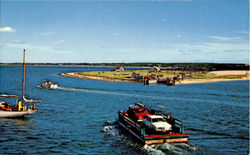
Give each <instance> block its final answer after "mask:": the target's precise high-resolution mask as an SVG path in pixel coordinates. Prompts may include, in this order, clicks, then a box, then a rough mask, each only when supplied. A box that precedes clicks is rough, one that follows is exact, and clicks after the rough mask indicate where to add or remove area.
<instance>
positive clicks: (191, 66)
mask: <svg viewBox="0 0 250 155" xmlns="http://www.w3.org/2000/svg"><path fill="white" fill-rule="evenodd" d="M0 65H22V63H0ZM26 65H34V66H36V65H37V66H42V65H44V66H114V67H115V66H124V67H153V66H158V67H160V68H161V69H164V68H173V69H176V70H180V69H182V70H207V71H211V70H249V64H233V63H146V62H145V63H143V62H140V63H26Z"/></svg>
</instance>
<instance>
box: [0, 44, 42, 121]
mask: <svg viewBox="0 0 250 155" xmlns="http://www.w3.org/2000/svg"><path fill="white" fill-rule="evenodd" d="M22 86H23V88H22V98H21V100H20V101H18V96H16V95H6V94H0V97H5V98H16V104H15V106H11V105H10V104H8V103H6V102H0V118H1V117H2V118H3V117H4V118H16V117H24V116H25V115H31V114H33V113H35V112H36V111H37V109H36V106H35V104H32V103H38V102H42V101H41V100H33V99H26V98H25V49H24V51H23V80H22ZM25 103H28V104H29V105H28V107H27V106H25Z"/></svg>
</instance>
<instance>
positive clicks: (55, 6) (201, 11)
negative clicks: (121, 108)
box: [0, 0, 249, 64]
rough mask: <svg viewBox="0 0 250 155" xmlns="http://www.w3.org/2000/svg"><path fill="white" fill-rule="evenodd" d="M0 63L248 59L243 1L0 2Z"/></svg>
mask: <svg viewBox="0 0 250 155" xmlns="http://www.w3.org/2000/svg"><path fill="white" fill-rule="evenodd" d="M0 6H1V18H0V38H1V40H0V62H1V63H12V62H22V52H23V49H26V61H27V62H32V63H35V62H36V63H119V62H120V63H121V62H124V63H132V62H161V63H175V62H191V63H194V62H209V63H248V64H249V1H248V0H209V1H208V0H207V1H206V0H106V1H102V0H98V1H97V0H93V1H87V0H77V1H69V0H64V1H60V0H54V1H53V0H52V1H49V0H44V1H32V0H26V1H22V0H21V1H17V0H1V1H0Z"/></svg>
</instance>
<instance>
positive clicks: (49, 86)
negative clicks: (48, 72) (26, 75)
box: [40, 80, 58, 89]
mask: <svg viewBox="0 0 250 155" xmlns="http://www.w3.org/2000/svg"><path fill="white" fill-rule="evenodd" d="M40 86H41V87H42V88H47V89H57V88H58V84H55V83H53V82H52V81H49V80H46V81H43V82H42V83H41V84H40Z"/></svg>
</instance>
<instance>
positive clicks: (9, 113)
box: [0, 109, 37, 118]
mask: <svg viewBox="0 0 250 155" xmlns="http://www.w3.org/2000/svg"><path fill="white" fill-rule="evenodd" d="M36 111H37V110H31V109H29V110H27V111H3V110H0V118H18V117H24V116H25V115H32V114H34V113H35V112H36Z"/></svg>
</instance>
